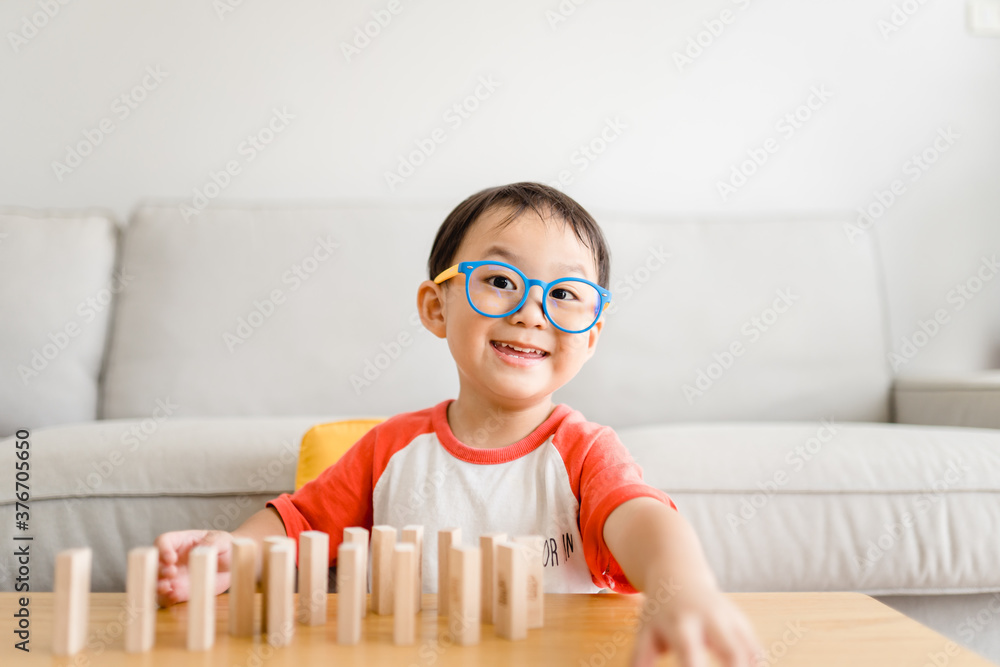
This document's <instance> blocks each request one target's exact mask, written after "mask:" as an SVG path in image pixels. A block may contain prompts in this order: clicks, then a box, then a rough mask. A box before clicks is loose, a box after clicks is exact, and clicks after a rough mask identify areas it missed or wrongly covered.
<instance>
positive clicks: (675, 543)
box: [604, 496, 718, 593]
mask: <svg viewBox="0 0 1000 667" xmlns="http://www.w3.org/2000/svg"><path fill="white" fill-rule="evenodd" d="M604 542H605V544H607V545H608V549H610V550H611V554H612V555H613V556H614V557H615V560H617V561H618V565H620V566H621V568H622V572H624V573H625V576H626V577H628V580H629V583H630V584H632V586H633V587H634V588H635V589H636V590H639V591H642V592H644V593H648V592H649V591H650V590H651V589H654V588H656V586H658V585H662V584H663V583H665V582H669V580H670V579H671V578H673V580H674V581H675V582H677V583H680V582H684V583H685V584H686V585H703V586H708V587H717V585H718V584H717V582H716V580H715V575H713V574H712V570H711V569H710V568H709V566H708V562H707V561H706V560H705V555H704V552H703V551H702V548H701V543H700V542H699V541H698V536H697V535H696V534H695V532H694V529H693V528H691V524H689V523H688V522H687V520H686V519H685V518H684V517H683V516H681V514H680V512H678V511H677V510H675V509H672V508H670V507H667V506H666V505H664V504H663V503H661V502H660V501H659V500H656V499H655V498H649V497H645V496H643V497H639V498H632V499H631V500H626V501H625V502H623V503H622V504H621V505H619V506H618V507H616V508H615V509H614V510H612V512H611V514H609V515H608V518H607V519H606V520H605V522H604Z"/></svg>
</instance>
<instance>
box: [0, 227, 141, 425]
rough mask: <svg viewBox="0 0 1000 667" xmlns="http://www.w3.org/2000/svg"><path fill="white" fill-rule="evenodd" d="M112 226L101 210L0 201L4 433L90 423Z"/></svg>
mask: <svg viewBox="0 0 1000 667" xmlns="http://www.w3.org/2000/svg"><path fill="white" fill-rule="evenodd" d="M116 243H117V227H116V224H115V222H114V221H113V219H112V217H111V216H110V215H106V214H104V212H102V211H68V210H67V211H57V210H30V209H10V208H5V209H0V313H3V326H0V373H2V377H0V437H2V436H7V435H11V434H12V433H14V431H15V430H16V429H19V428H38V427H42V426H49V425H53V424H63V423H68V422H79V421H90V420H92V419H96V418H97V414H98V405H97V402H98V377H99V375H100V371H101V363H102V360H103V357H104V346H105V339H106V335H107V331H108V322H109V320H110V316H111V308H112V301H113V297H114V294H115V293H116V292H118V291H120V290H121V289H122V288H123V287H126V288H127V285H128V279H127V276H122V275H120V274H119V275H116V274H115V273H114V262H115V250H116Z"/></svg>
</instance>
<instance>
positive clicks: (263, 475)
mask: <svg viewBox="0 0 1000 667" xmlns="http://www.w3.org/2000/svg"><path fill="white" fill-rule="evenodd" d="M167 408H168V409H169V405H168V406H167ZM330 420H331V416H330V415H323V416H321V417H287V418H278V419H254V418H239V419H174V418H171V417H170V416H169V415H168V414H166V410H160V411H159V412H158V413H157V415H156V416H151V417H148V418H146V419H143V420H108V421H99V422H92V423H89V424H81V425H78V426H57V427H52V428H45V429H39V430H37V431H32V432H31V434H30V437H29V443H30V447H29V451H30V452H31V455H30V459H29V460H30V464H31V482H30V484H31V503H30V506H31V519H30V523H29V531H28V533H27V534H30V535H33V536H34V542H33V543H34V544H36V545H38V546H39V547H40V548H39V549H38V550H37V551H36V552H35V553H34V555H33V557H32V562H31V586H32V590H38V591H44V590H52V575H53V572H54V570H53V567H54V558H55V554H56V553H57V552H58V551H61V550H62V549H68V548H71V547H81V546H89V547H91V548H92V549H93V551H94V557H93V577H92V582H93V590H95V591H121V590H124V586H125V556H126V553H127V552H128V550H129V549H131V548H132V547H136V546H146V545H150V544H152V543H153V540H154V539H156V536H157V535H159V534H160V533H162V532H165V531H168V530H182V529H188V528H203V529H213V528H214V529H218V530H232V529H234V528H236V527H237V526H239V525H240V524H241V523H242V522H243V521H245V520H246V519H247V518H249V517H250V515H252V514H253V513H254V512H256V511H258V510H260V509H262V508H263V507H264V504H265V503H266V502H267V501H268V500H270V499H272V498H274V497H276V496H277V495H279V494H280V493H284V492H291V491H292V490H293V486H294V483H295V467H296V462H297V459H298V449H299V441H300V440H301V438H302V434H303V433H305V432H306V431H307V430H309V428H310V427H311V426H312V425H313V424H316V423H319V422H327V421H330ZM14 452H15V449H14V447H13V446H12V443H11V441H10V440H6V441H2V442H0V466H2V467H3V469H4V470H13V469H14ZM14 511H15V506H14V488H13V486H12V485H4V486H3V488H0V521H3V522H4V525H6V526H13V525H14ZM12 572H14V558H13V551H12V550H8V549H4V550H3V551H2V552H0V590H6V591H9V590H13V584H14V582H13V578H12V576H11V573H12Z"/></svg>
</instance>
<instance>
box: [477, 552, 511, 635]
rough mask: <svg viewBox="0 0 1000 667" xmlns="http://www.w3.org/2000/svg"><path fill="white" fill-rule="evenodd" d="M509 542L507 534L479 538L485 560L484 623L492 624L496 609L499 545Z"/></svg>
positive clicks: (481, 613) (483, 585)
mask: <svg viewBox="0 0 1000 667" xmlns="http://www.w3.org/2000/svg"><path fill="white" fill-rule="evenodd" d="M506 541H507V533H492V534H490V535H482V536H481V537H480V538H479V549H480V551H481V552H482V559H483V570H482V574H483V583H482V595H481V601H482V610H481V611H480V617H481V619H482V622H483V623H492V622H493V616H494V613H495V609H496V587H497V577H496V552H497V545H498V544H500V543H501V542H506Z"/></svg>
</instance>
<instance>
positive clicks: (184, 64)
mask: <svg viewBox="0 0 1000 667" xmlns="http://www.w3.org/2000/svg"><path fill="white" fill-rule="evenodd" d="M237 1H238V0H217V2H215V3H214V4H213V2H211V1H210V0H200V1H197V2H196V1H194V0H176V1H173V2H157V3H133V2H124V1H115V0H93V1H91V2H70V3H69V4H67V5H65V6H63V5H60V4H58V2H57V0H36V1H34V2H32V1H28V0H7V2H4V3H2V4H0V28H2V31H3V32H4V35H5V39H4V42H5V44H4V45H2V46H0V81H2V83H3V95H4V98H3V102H2V103H0V156H2V157H0V205H21V206H32V207H50V206H51V207H78V206H89V205H97V206H105V207H109V208H111V209H112V210H114V211H115V212H116V213H117V215H118V216H119V217H121V218H126V217H127V216H128V213H129V211H130V210H131V209H132V207H133V206H134V205H135V204H136V202H137V201H138V200H140V199H142V198H146V197H156V198H161V197H168V198H178V197H188V198H191V197H192V196H193V194H192V193H193V191H194V189H195V188H201V187H203V186H204V185H205V183H206V182H209V172H210V171H213V170H216V171H217V170H220V169H223V168H224V167H225V165H226V162H227V161H229V160H235V161H237V163H238V165H239V167H240V173H239V174H237V175H236V176H235V177H234V178H233V179H232V182H231V183H230V184H229V186H228V187H227V188H225V189H224V191H223V192H222V194H221V196H220V197H219V198H218V199H216V200H215V201H222V200H230V201H250V200H253V201H262V200H263V201H290V200H300V199H308V200H312V201H319V200H334V199H338V200H339V199H352V200H357V199H371V198H375V199H388V200H396V201H399V202H406V201H415V200H428V201H432V202H440V203H442V205H444V206H445V207H446V208H447V207H450V206H451V205H453V204H455V203H457V202H458V201H460V200H461V199H462V198H464V197H465V196H467V195H469V194H471V193H472V192H474V191H476V190H477V189H480V188H482V187H486V186H489V185H495V184H498V183H502V182H510V181H514V180H529V179H530V180H544V181H547V182H551V181H554V180H555V179H556V178H557V177H558V175H559V173H560V171H561V170H566V171H567V173H568V174H569V175H571V176H572V178H573V182H572V183H571V184H568V185H566V186H565V188H564V189H565V190H566V191H567V192H569V193H570V194H571V195H573V196H574V197H576V198H577V199H578V200H579V201H580V202H581V203H582V204H583V205H584V206H586V207H588V208H591V209H592V210H595V211H602V210H626V211H636V212H643V213H657V214H672V215H676V214H720V213H721V214H736V215H744V214H748V215H749V214H753V215H759V214H761V213H769V214H770V213H780V214H782V215H793V214H808V215H831V214H833V215H835V214H838V213H841V214H842V213H845V212H851V211H854V210H855V209H856V208H857V207H859V206H868V205H870V204H871V203H872V202H873V201H874V194H873V193H874V192H875V191H877V190H885V189H887V188H888V187H889V186H890V183H891V182H892V181H893V180H894V179H899V180H900V181H902V184H903V185H904V187H905V192H904V193H903V194H902V195H900V196H899V197H897V200H896V201H895V202H894V203H893V204H892V205H891V206H890V207H889V209H888V212H887V213H886V214H885V215H884V216H882V217H881V218H880V219H879V220H878V221H877V222H876V223H875V225H874V231H875V232H876V233H878V235H879V237H880V239H881V244H882V247H883V251H884V253H885V254H886V257H887V259H886V263H887V271H888V291H889V294H890V300H891V303H893V305H894V307H893V310H892V313H891V315H892V329H893V339H894V343H895V344H896V345H897V346H899V345H900V340H901V337H903V336H909V335H911V334H912V333H913V332H914V331H916V330H918V328H919V324H918V323H919V321H920V320H921V319H926V318H928V317H931V316H932V315H933V313H934V311H935V310H937V309H939V308H944V309H945V310H946V311H947V313H948V314H949V322H948V324H947V325H946V326H945V327H943V328H942V329H941V331H940V332H939V333H938V334H937V335H936V336H935V337H933V339H932V340H931V342H930V343H929V344H927V345H926V346H925V347H924V348H922V349H921V350H920V351H919V354H918V355H917V356H916V357H915V358H914V359H913V360H912V361H910V362H909V363H907V364H906V365H905V366H903V367H902V368H901V369H900V373H911V372H917V371H944V370H962V369H974V368H984V367H997V366H1000V280H992V281H990V282H987V283H985V286H984V287H983V289H982V291H981V292H980V293H979V294H978V295H977V296H976V298H974V299H973V300H972V301H970V302H969V303H968V304H967V305H966V306H965V307H964V308H962V309H961V310H960V311H959V310H957V309H956V303H955V302H954V301H949V300H948V294H949V290H952V288H953V287H954V286H955V285H956V284H957V283H959V282H964V281H965V280H967V279H968V278H970V277H971V276H974V275H975V271H976V269H977V267H978V266H979V264H980V260H981V257H982V256H984V255H986V256H990V255H993V254H994V253H996V254H997V255H998V257H1000V187H998V180H1000V178H998V177H1000V150H998V149H1000V123H998V119H1000V38H987V37H973V36H971V35H970V34H969V33H968V31H967V30H966V27H965V6H964V4H963V2H962V1H961V0H926V1H925V2H924V3H923V4H919V3H918V2H917V0H907V2H905V3H904V2H902V0H899V2H898V3H897V2H890V1H889V0H879V1H876V2H873V1H870V0H845V1H841V2H836V3H834V2H822V3H821V2H801V1H800V2H793V1H791V0H785V1H779V0H771V1H770V2H764V1H763V0H755V1H751V2H745V0H740V1H739V2H738V3H737V2H731V1H720V0H715V1H714V2H710V3H705V2H695V1H692V0H685V1H683V2H671V3H664V2H655V1H654V0H618V1H616V2H611V1H610V0H590V1H588V2H584V3H583V4H582V5H581V6H579V7H576V6H575V5H573V3H572V2H570V1H569V0H565V1H564V2H563V3H562V5H560V3H559V0H552V1H551V2H530V1H529V0H509V1H508V2H504V3H485V2H484V3H479V2H467V1H466V2H459V1H458V0H442V1H438V2H412V1H410V0H399V4H398V7H399V9H400V11H399V13H398V14H396V15H393V16H392V20H391V22H390V23H389V24H388V25H387V26H386V27H385V28H383V29H382V30H381V32H380V34H378V35H377V36H376V37H375V38H373V39H372V40H371V42H370V44H368V45H367V46H366V47H365V48H364V49H363V50H362V51H361V52H360V53H359V54H356V55H354V56H353V57H352V58H351V60H350V62H348V59H347V58H346V57H345V55H344V54H343V52H342V48H341V44H342V43H344V42H349V41H350V40H351V39H352V37H353V35H354V30H355V28H356V27H363V26H364V24H365V23H366V22H368V21H371V20H372V15H371V12H372V11H373V10H374V11H379V10H383V11H384V10H385V8H386V7H387V6H389V2H388V0H382V1H378V2H322V1H320V0H294V1H288V2H280V3H279V2H263V1H262V0H243V1H242V4H240V5H239V6H237V7H236V8H235V9H234V10H233V11H231V12H226V13H224V14H222V15H221V17H220V14H219V12H218V11H217V9H216V7H218V6H222V4H223V2H228V3H229V4H235V2H237ZM50 2H51V3H52V6H53V7H57V8H58V12H57V13H55V15H54V16H53V17H52V18H50V19H48V21H47V24H46V25H44V27H42V28H41V29H39V30H37V34H35V35H34V36H32V37H30V38H29V39H26V40H18V39H16V38H12V37H11V35H12V33H13V34H18V33H21V32H22V31H23V17H26V16H27V17H29V19H30V17H31V16H33V15H35V14H36V13H38V12H41V11H42V9H41V7H42V6H43V5H45V4H47V3H50ZM903 4H906V5H907V7H908V8H911V9H913V8H915V9H916V11H915V13H914V14H913V15H912V16H910V17H908V18H907V20H906V22H905V24H903V25H902V26H901V27H900V28H899V29H898V30H897V31H894V32H892V33H891V34H889V35H888V36H885V37H884V36H883V34H881V32H880V30H879V26H878V22H879V21H880V20H886V21H888V20H889V19H890V18H891V15H892V12H893V8H894V6H896V5H898V6H899V7H902V5H903ZM150 5H152V7H150ZM560 6H562V7H566V8H573V9H574V11H573V12H572V14H571V15H570V16H568V17H567V20H565V21H563V22H560V23H558V24H556V25H555V27H553V26H552V25H550V20H549V18H550V17H548V16H547V14H546V13H547V12H548V11H555V12H558V11H559V7H560ZM723 10H728V11H730V12H731V14H729V15H727V18H731V19H732V20H731V22H730V23H729V24H728V25H725V26H724V29H723V30H722V31H721V34H720V35H718V37H716V38H714V39H713V40H712V41H711V43H710V44H709V45H708V46H707V47H706V48H704V50H703V52H702V53H701V54H700V55H699V56H698V57H697V58H696V59H694V61H693V62H692V63H690V64H688V65H686V66H684V67H678V65H677V64H676V62H675V58H674V53H675V52H678V51H683V50H684V49H685V47H686V45H687V42H688V39H689V38H696V37H697V35H698V33H699V32H700V31H704V30H706V27H705V24H704V22H705V21H709V22H711V21H712V20H714V19H717V18H718V17H719V16H720V12H722V11H723ZM50 11H53V10H52V9H51V8H50ZM897 11H898V10H897ZM38 22H39V23H41V22H42V20H41V17H39V19H38ZM24 34H27V35H31V34H32V32H31V31H30V30H29V31H27V32H25V33H24ZM706 36H707V33H706V34H705V35H703V38H704V37H706ZM706 41H707V40H706ZM15 42H17V43H16V44H15ZM147 67H151V68H154V69H155V68H159V69H160V70H161V71H163V72H165V73H166V76H165V78H164V79H163V80H162V82H160V83H159V84H158V85H157V87H156V88H155V89H153V90H151V91H150V92H149V93H148V94H147V95H146V99H145V100H143V101H142V102H141V103H139V104H138V106H137V108H135V109H134V110H129V111H130V113H129V116H128V117H127V118H122V115H123V112H121V111H120V110H121V109H122V106H121V103H116V102H115V100H116V98H117V97H119V96H121V95H122V94H125V93H127V92H128V91H130V90H131V89H132V88H133V87H134V86H137V85H139V84H141V83H142V81H143V78H144V72H145V71H146V69H147ZM481 77H485V78H487V79H489V78H492V79H493V80H495V81H496V82H498V84H499V85H498V86H497V87H496V89H495V91H493V92H492V93H490V94H489V95H488V96H487V95H486V94H485V93H486V90H485V89H480V93H483V94H484V97H486V99H484V100H482V101H481V102H480V103H479V108H478V109H476V110H475V111H474V112H473V113H472V114H471V115H470V117H469V118H467V119H464V120H463V121H462V123H461V125H459V126H457V127H455V125H456V124H457V123H455V122H449V120H447V119H446V117H445V115H444V114H445V113H446V112H447V110H448V109H449V108H450V107H451V106H452V105H454V104H456V103H461V102H462V101H463V99H464V98H466V97H467V96H468V95H470V94H473V93H474V92H475V91H476V89H477V85H478V82H479V81H480V79H481ZM147 82H148V83H150V84H152V83H153V79H151V78H149V79H147ZM817 87H820V88H823V89H825V90H826V91H828V92H829V93H830V97H829V99H827V100H826V101H825V102H823V103H822V104H821V105H820V104H818V100H817V99H814V100H813V102H814V105H815V106H818V107H819V108H818V109H816V110H815V111H813V112H811V117H810V118H809V119H808V120H807V121H805V122H804V123H803V124H802V126H801V127H800V128H799V129H798V130H796V131H795V133H794V134H792V135H791V136H787V135H788V132H787V131H785V132H784V133H783V132H782V130H781V129H779V128H778V127H777V126H776V123H778V122H779V121H780V120H781V118H782V117H783V116H784V115H785V114H786V113H790V112H794V111H795V110H796V108H797V107H799V105H801V104H803V103H805V102H806V101H807V100H808V99H809V96H810V91H811V90H814V89H815V88H817ZM274 108H278V109H287V111H288V112H289V113H290V114H292V115H294V119H293V120H291V121H289V122H288V125H287V127H286V128H285V129H284V130H282V131H281V132H280V133H279V134H277V135H276V138H275V139H274V141H273V142H272V143H271V144H269V145H267V146H266V148H264V149H263V150H262V151H260V152H259V153H258V154H256V155H255V156H254V159H253V160H252V161H250V160H249V159H248V158H249V155H248V154H247V152H241V151H240V145H241V142H243V141H244V140H245V139H246V138H247V136H248V135H249V134H251V133H256V132H258V131H260V130H261V129H262V128H264V127H266V125H267V123H268V122H269V120H270V119H271V118H272V114H273V111H272V110H273V109H274ZM103 118H107V119H109V120H110V121H111V122H112V123H113V124H114V131H113V132H112V133H110V134H107V135H105V136H104V138H103V139H102V141H101V143H100V145H98V146H97V147H96V149H95V150H94V151H93V153H92V154H90V155H88V156H87V157H85V158H83V160H82V163H81V164H80V165H79V166H78V167H76V168H75V169H73V170H72V171H71V172H70V173H63V174H62V175H61V176H62V178H61V180H60V179H59V178H57V175H56V174H55V172H54V169H53V162H54V161H64V160H65V156H66V153H67V148H68V147H69V146H72V145H76V144H77V143H78V142H80V141H83V140H84V134H83V133H84V131H85V130H88V129H90V130H93V129H94V128H97V127H98V126H99V123H100V121H101V119H103ZM448 118H454V117H453V116H449V117H448ZM614 119H618V120H619V121H620V123H623V124H624V127H623V128H621V129H620V130H619V131H618V134H617V136H616V138H615V140H614V141H613V142H612V143H610V144H608V146H607V150H606V151H605V152H604V153H603V154H601V155H600V156H599V157H598V158H597V159H596V160H594V161H593V162H585V163H586V166H587V168H586V169H585V170H581V169H580V166H581V165H582V164H583V163H581V161H580V154H579V153H577V151H578V147H579V146H580V145H581V144H584V143H587V142H590V141H591V140H592V139H595V138H596V137H599V136H600V133H601V131H602V128H603V127H605V124H606V122H608V121H609V120H612V121H613V120H614ZM106 126H107V125H106ZM435 128H441V129H442V130H443V133H444V136H445V137H446V138H445V141H444V142H443V143H441V144H440V145H438V146H437V147H436V150H435V151H434V153H433V154H432V155H431V156H430V157H429V158H427V160H426V161H425V163H424V164H423V165H421V166H420V167H419V168H418V169H416V171H415V173H414V174H413V175H412V176H409V177H408V178H406V179H405V180H404V181H403V182H402V183H401V184H398V185H397V186H396V187H395V188H392V189H391V188H390V187H389V186H388V185H387V183H386V180H385V176H384V174H385V172H386V171H391V170H393V169H395V168H396V167H397V160H398V156H399V155H402V154H406V153H409V152H410V151H411V150H413V149H414V146H415V144H414V142H415V141H416V140H420V139H426V138H427V137H429V136H431V133H432V131H433V130H434V129H435ZM942 128H951V129H952V130H953V131H954V132H955V133H957V135H958V138H957V139H955V140H954V143H953V144H952V145H950V146H949V147H948V150H947V151H946V152H944V153H943V154H941V155H940V158H939V159H938V160H937V161H936V162H935V163H934V164H933V165H932V166H931V167H930V168H929V169H928V170H927V171H926V172H921V177H920V178H919V179H918V180H911V174H912V173H913V172H912V171H911V167H907V164H906V163H907V160H909V159H910V157H911V156H912V155H913V154H914V153H919V152H921V151H923V150H924V149H925V148H928V147H930V146H932V145H933V141H934V139H935V136H936V134H937V132H938V130H939V129H942ZM439 136H440V135H439ZM609 136H612V135H611V134H609ZM769 137H771V138H774V139H775V140H776V144H773V145H771V146H772V147H774V146H775V145H776V146H777V151H776V152H774V153H773V154H770V155H769V156H768V159H767V161H766V163H764V164H763V166H761V167H760V168H759V170H758V171H757V173H755V174H754V175H753V176H752V177H750V178H749V179H748V181H747V183H746V184H745V185H743V186H742V187H740V188H739V189H737V190H736V192H735V193H731V194H730V196H728V197H727V198H726V199H725V200H723V198H722V197H721V196H720V193H719V192H718V187H717V186H718V182H719V181H720V180H725V179H726V178H728V176H729V174H730V170H731V168H732V166H733V165H734V164H738V163H739V162H741V161H742V160H745V159H746V158H747V151H748V150H751V149H760V148H761V147H763V146H764V142H765V140H766V139H768V138H769ZM941 145H942V146H943V145H944V144H941ZM855 215H856V214H855Z"/></svg>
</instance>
